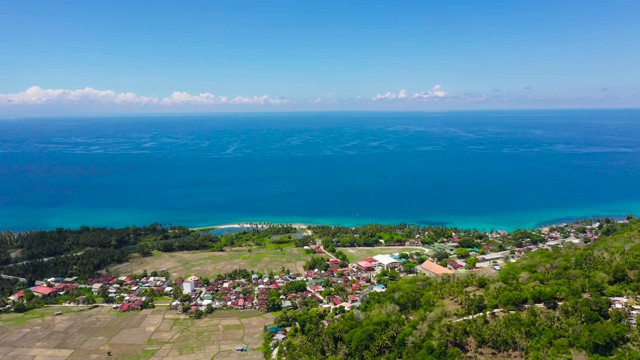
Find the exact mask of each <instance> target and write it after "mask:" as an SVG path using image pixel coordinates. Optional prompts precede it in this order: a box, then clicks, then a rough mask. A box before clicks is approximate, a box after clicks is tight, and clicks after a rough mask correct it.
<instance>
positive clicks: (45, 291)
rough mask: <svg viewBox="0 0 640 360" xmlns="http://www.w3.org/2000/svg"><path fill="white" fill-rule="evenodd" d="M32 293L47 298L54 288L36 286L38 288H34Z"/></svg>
mask: <svg viewBox="0 0 640 360" xmlns="http://www.w3.org/2000/svg"><path fill="white" fill-rule="evenodd" d="M32 291H33V293H34V294H36V295H40V296H48V295H49V294H51V293H52V292H54V291H55V289H54V288H50V287H46V286H42V285H38V286H36V287H34V288H33V290H32Z"/></svg>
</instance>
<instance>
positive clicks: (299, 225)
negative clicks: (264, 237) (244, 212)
mask: <svg viewBox="0 0 640 360" xmlns="http://www.w3.org/2000/svg"><path fill="white" fill-rule="evenodd" d="M283 224H288V223H271V222H270V223H268V224H267V225H260V223H259V222H258V223H253V222H244V223H235V224H222V225H209V226H199V227H194V228H189V230H193V231H197V230H205V229H212V230H217V229H229V228H239V227H252V228H259V229H260V228H266V227H268V226H269V225H283ZM290 225H291V226H293V227H294V228H296V229H306V228H308V227H309V224H303V223H294V224H290Z"/></svg>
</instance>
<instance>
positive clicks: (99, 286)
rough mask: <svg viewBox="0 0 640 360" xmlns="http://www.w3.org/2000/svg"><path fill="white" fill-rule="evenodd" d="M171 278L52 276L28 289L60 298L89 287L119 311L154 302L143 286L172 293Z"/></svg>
mask: <svg viewBox="0 0 640 360" xmlns="http://www.w3.org/2000/svg"><path fill="white" fill-rule="evenodd" d="M168 283H169V280H168V278H166V277H159V276H156V277H153V276H151V277H143V278H141V279H133V278H131V277H124V276H123V277H118V278H116V277H113V276H104V277H100V278H95V279H94V278H89V279H86V281H81V282H80V281H78V278H77V277H72V278H61V277H56V278H49V279H45V280H42V281H36V282H35V286H33V287H30V288H29V290H30V291H31V292H32V293H33V294H34V295H35V296H39V297H57V296H61V295H65V294H67V293H70V292H72V291H73V290H76V289H88V290H90V291H91V293H93V295H95V296H102V295H105V292H106V296H107V297H108V298H112V299H113V302H114V303H118V304H115V305H114V309H117V310H118V311H123V312H124V311H132V310H141V309H142V307H143V304H144V303H148V302H153V298H152V297H151V296H146V295H143V289H153V290H155V291H156V292H157V293H169V294H170V293H171V292H172V290H173V289H172V288H171V287H170V286H168ZM24 296H25V291H17V292H16V293H15V294H13V295H11V296H9V298H8V299H9V300H12V301H21V300H24ZM86 303H87V296H85V295H80V296H77V297H75V301H67V302H66V303H65V304H64V305H84V304H86Z"/></svg>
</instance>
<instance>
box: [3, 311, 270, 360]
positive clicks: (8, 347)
mask: <svg viewBox="0 0 640 360" xmlns="http://www.w3.org/2000/svg"><path fill="white" fill-rule="evenodd" d="M56 311H62V312H63V314H62V315H58V316H55V315H54V313H55V312H56ZM272 323H273V315H272V314H263V313H260V312H258V311H251V310H249V311H220V312H214V313H213V314H212V315H210V316H208V317H206V318H204V319H199V320H194V319H190V318H188V317H186V316H184V315H178V314H176V313H175V312H174V311H168V310H167V307H158V308H156V309H147V310H143V311H141V312H133V313H125V314H121V313H117V312H115V311H114V310H111V308H110V307H102V306H101V307H97V308H90V309H86V308H85V309H82V310H81V309H80V308H74V307H56V308H44V309H37V310H33V311H30V312H29V313H27V314H3V315H0V358H2V359H88V358H98V359H106V358H114V359H150V358H153V359H212V358H213V359H235V358H237V357H238V356H239V355H241V358H242V359H262V353H261V352H260V351H259V350H258V347H260V346H261V345H262V329H263V327H264V326H265V325H271V324H272ZM236 346H247V347H248V348H249V351H248V352H244V353H242V354H239V353H237V352H236V351H235V347H236ZM109 354H110V355H111V356H112V357H109Z"/></svg>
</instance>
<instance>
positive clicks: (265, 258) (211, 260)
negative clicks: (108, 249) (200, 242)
mask: <svg viewBox="0 0 640 360" xmlns="http://www.w3.org/2000/svg"><path fill="white" fill-rule="evenodd" d="M310 257H311V255H307V254H305V253H304V252H303V250H302V249H300V248H294V247H292V246H285V247H282V248H281V249H277V248H275V247H273V246H271V247H267V248H265V249H253V250H252V251H250V252H249V251H248V250H245V249H242V250H229V251H225V252H210V251H179V252H172V253H162V252H158V251H154V252H153V256H150V257H140V256H138V255H133V256H132V257H131V258H130V260H129V261H128V262H127V263H124V264H119V265H115V266H111V267H109V269H108V270H109V273H111V274H114V275H129V274H134V273H141V272H142V271H143V270H145V269H146V270H147V271H153V270H160V269H166V270H167V271H169V273H170V274H171V276H172V277H177V276H187V275H195V276H208V277H212V276H215V275H217V274H223V273H226V272H230V271H232V270H235V269H247V270H256V271H263V272H264V271H269V270H280V269H281V268H282V267H284V268H288V269H290V270H291V271H294V272H295V271H298V272H300V271H303V266H304V263H305V262H306V261H307V260H308V259H309V258H310Z"/></svg>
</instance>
